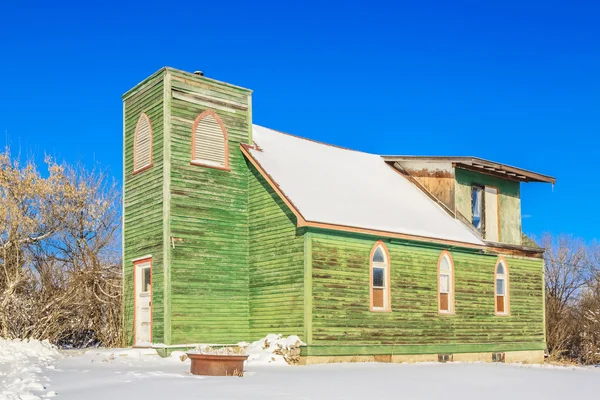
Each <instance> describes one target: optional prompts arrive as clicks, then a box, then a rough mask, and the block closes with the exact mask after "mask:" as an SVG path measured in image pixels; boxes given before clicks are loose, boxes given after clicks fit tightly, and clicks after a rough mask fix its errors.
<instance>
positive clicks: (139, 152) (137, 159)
mask: <svg viewBox="0 0 600 400" xmlns="http://www.w3.org/2000/svg"><path fill="white" fill-rule="evenodd" d="M150 164H152V127H151V126H150V118H148V116H147V115H146V114H143V113H142V115H140V118H139V119H138V123H137V126H136V128H135V136H134V143H133V171H134V172H135V171H139V170H141V169H143V168H146V167H149V166H150Z"/></svg>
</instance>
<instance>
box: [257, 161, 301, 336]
mask: <svg viewBox="0 0 600 400" xmlns="http://www.w3.org/2000/svg"><path fill="white" fill-rule="evenodd" d="M248 168H249V169H250V186H249V187H250V192H249V195H250V203H249V209H250V230H249V234H250V259H249V261H250V336H251V340H254V339H258V338H260V337H263V336H265V335H267V334H269V333H281V334H283V335H299V336H300V337H301V339H303V340H304V337H303V336H304V285H303V282H304V258H303V254H304V238H303V237H302V236H299V235H298V233H297V228H296V217H295V216H294V214H293V213H292V212H291V211H290V210H289V208H288V207H287V205H285V203H284V202H283V201H282V200H281V198H280V197H279V196H278V195H277V194H276V193H275V191H274V190H273V188H272V187H271V186H269V184H268V183H267V182H266V181H265V179H264V178H263V177H262V176H261V175H260V173H259V172H258V171H257V170H256V168H254V166H253V165H252V164H250V163H248Z"/></svg>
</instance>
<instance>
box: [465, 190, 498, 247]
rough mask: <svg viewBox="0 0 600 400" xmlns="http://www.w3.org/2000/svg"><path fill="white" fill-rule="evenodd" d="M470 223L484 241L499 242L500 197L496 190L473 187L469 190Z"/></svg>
mask: <svg viewBox="0 0 600 400" xmlns="http://www.w3.org/2000/svg"><path fill="white" fill-rule="evenodd" d="M471 215H472V219H471V221H472V223H473V226H474V227H475V229H477V230H478V231H479V232H480V233H481V235H482V236H483V238H484V239H486V240H489V241H492V242H499V241H500V196H499V191H498V188H495V187H493V186H479V185H473V186H472V188H471Z"/></svg>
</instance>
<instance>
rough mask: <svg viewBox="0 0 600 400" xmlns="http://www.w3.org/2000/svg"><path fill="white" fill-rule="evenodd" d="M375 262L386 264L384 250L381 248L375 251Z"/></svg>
mask: <svg viewBox="0 0 600 400" xmlns="http://www.w3.org/2000/svg"><path fill="white" fill-rule="evenodd" d="M373 262H380V263H382V262H385V255H384V254H383V249H382V248H381V247H377V249H375V253H373Z"/></svg>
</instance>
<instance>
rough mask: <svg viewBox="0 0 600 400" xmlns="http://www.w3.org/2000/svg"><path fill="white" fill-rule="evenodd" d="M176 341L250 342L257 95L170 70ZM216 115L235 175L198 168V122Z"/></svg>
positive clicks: (173, 335) (173, 325)
mask: <svg viewBox="0 0 600 400" xmlns="http://www.w3.org/2000/svg"><path fill="white" fill-rule="evenodd" d="M170 73H171V76H172V79H171V87H172V90H171V99H172V100H171V113H170V114H171V174H170V203H171V204H170V215H169V221H170V233H169V238H170V242H171V243H170V244H171V265H170V267H171V274H170V275H171V293H170V294H171V340H170V341H167V344H171V343H190V342H202V343H235V342H237V341H240V340H246V339H247V338H248V331H249V323H248V320H249V311H248V168H247V166H246V161H245V159H244V157H243V155H242V153H241V151H240V148H239V147H240V143H248V142H249V138H248V129H249V128H248V122H249V121H251V118H250V117H249V116H248V102H249V101H250V99H251V98H250V92H249V91H248V90H246V89H241V88H238V87H235V86H232V85H227V84H224V83H221V82H217V81H214V80H211V79H207V78H204V77H201V76H198V75H194V74H188V73H184V72H181V71H176V70H170ZM207 109H213V110H215V111H216V112H217V113H218V115H219V117H220V118H221V120H222V121H223V124H224V125H225V127H226V129H227V132H228V136H229V154H228V156H229V166H230V169H231V170H230V171H224V170H219V169H215V168H208V167H203V166H197V165H192V164H191V163H190V161H191V143H192V137H191V135H192V125H193V122H194V120H195V119H196V117H197V116H198V115H199V114H200V113H202V112H204V111H206V110H207Z"/></svg>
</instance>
